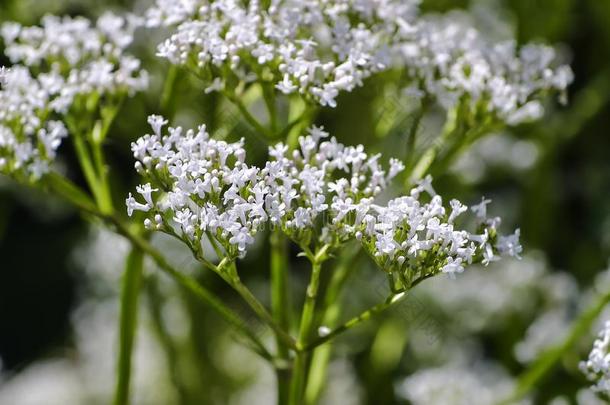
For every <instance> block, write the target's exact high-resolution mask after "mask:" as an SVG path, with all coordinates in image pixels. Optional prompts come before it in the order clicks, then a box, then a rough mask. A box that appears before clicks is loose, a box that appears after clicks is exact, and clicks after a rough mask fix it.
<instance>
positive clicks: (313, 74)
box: [147, 0, 572, 124]
mask: <svg viewBox="0 0 610 405" xmlns="http://www.w3.org/2000/svg"><path fill="white" fill-rule="evenodd" d="M418 3H419V1H416V0H413V1H400V0H384V1H377V0H332V1H327V0H324V1H322V0H298V1H297V0H283V1H282V0H274V1H271V4H270V5H269V6H268V8H265V7H264V6H262V5H261V2H259V1H252V2H249V5H248V6H247V7H246V6H243V5H242V3H240V2H238V1H236V0H217V1H213V2H209V1H206V0H188V1H180V2H175V1H167V0H158V1H157V5H156V7H153V8H152V9H150V10H149V11H148V15H147V21H148V24H149V25H150V26H157V25H165V26H175V31H174V32H173V33H172V34H171V36H170V37H169V38H168V39H167V40H165V41H164V42H163V43H162V44H161V45H160V46H159V48H158V55H159V56H161V57H164V58H167V59H168V60H169V61H170V62H172V63H174V64H180V65H187V66H189V67H190V68H192V69H196V70H197V72H198V73H199V74H204V75H205V76H206V77H208V78H209V80H210V83H213V85H212V86H211V87H210V90H219V89H222V88H223V87H224V86H225V83H224V82H223V80H226V79H227V78H229V77H230V76H231V75H237V77H238V78H239V79H241V80H245V81H251V80H257V79H258V80H261V81H265V82H271V83H273V84H275V86H276V88H277V89H278V90H279V91H280V92H282V93H284V94H292V93H299V94H301V95H303V96H304V97H305V98H306V99H313V100H315V101H317V102H318V103H320V104H321V105H323V106H326V105H328V106H331V107H334V106H335V105H336V97H337V96H338V94H339V93H340V92H341V91H351V90H353V89H354V88H355V87H358V86H360V85H362V83H363V80H364V79H365V78H367V77H369V76H370V75H372V74H374V73H377V72H380V71H384V70H388V69H404V70H405V71H406V72H408V76H409V79H410V83H409V87H408V88H409V89H410V90H415V91H409V94H411V95H413V94H419V95H427V96H428V97H430V98H432V99H436V100H437V101H438V102H439V103H440V104H442V105H443V106H445V107H452V106H454V105H456V104H457V103H458V101H460V100H462V99H463V100H464V101H467V102H469V103H470V104H471V108H472V109H473V110H477V108H483V109H484V110H486V111H493V112H494V113H495V114H496V115H497V117H498V118H499V119H502V120H503V121H506V122H507V123H508V124H517V123H520V122H523V121H525V120H528V119H534V118H538V117H539V116H540V115H541V114H542V111H543V109H542V104H541V103H540V101H539V100H538V99H539V98H540V96H541V95H543V94H544V93H547V92H553V91H559V92H563V91H565V89H566V87H567V86H568V84H569V83H570V82H571V81H572V72H571V70H570V69H569V67H567V66H559V67H557V66H556V61H555V59H556V56H555V52H554V50H553V49H552V48H550V47H546V46H541V45H526V46H524V47H523V48H521V49H517V46H516V45H515V42H514V41H508V42H502V43H494V42H491V41H489V40H486V39H485V38H484V34H482V33H480V32H479V31H477V30H476V29H475V28H473V26H472V25H471V24H469V23H466V22H464V21H463V19H462V20H461V19H460V18H457V17H456V16H455V15H453V14H450V15H448V16H444V17H419V18H417V13H418Z"/></svg>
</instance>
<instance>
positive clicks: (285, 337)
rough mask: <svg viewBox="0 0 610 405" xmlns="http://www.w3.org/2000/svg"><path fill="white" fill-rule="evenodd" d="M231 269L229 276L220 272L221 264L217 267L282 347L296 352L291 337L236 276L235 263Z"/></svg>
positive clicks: (295, 346)
mask: <svg viewBox="0 0 610 405" xmlns="http://www.w3.org/2000/svg"><path fill="white" fill-rule="evenodd" d="M231 266H232V267H233V271H231V272H230V273H231V274H227V273H226V272H223V271H222V262H221V264H220V265H219V266H218V268H219V270H218V271H219V272H220V275H221V276H222V278H223V279H224V280H225V281H226V282H227V283H228V284H229V285H230V286H231V287H233V289H234V290H235V291H237V293H238V294H239V295H240V296H241V297H242V298H243V300H244V301H246V303H247V304H248V305H249V306H250V308H251V309H252V310H253V311H254V313H255V314H256V315H258V317H259V318H260V319H261V320H263V321H264V322H265V323H266V324H267V325H269V327H270V328H271V329H273V331H274V332H275V334H276V336H277V338H278V339H280V340H281V341H282V343H283V344H284V345H286V346H287V347H289V348H291V349H293V350H296V349H297V345H296V342H295V341H294V339H293V338H292V336H290V335H289V334H288V333H287V332H286V331H285V330H284V329H282V328H281V327H280V326H279V325H278V324H277V323H276V322H275V320H274V319H273V317H272V316H271V314H270V313H269V312H268V311H267V309H266V308H265V306H264V305H263V304H262V303H261V302H260V301H259V300H258V298H256V297H255V296H254V294H252V292H251V291H250V290H249V289H248V287H246V285H245V284H244V283H242V281H241V279H240V278H239V276H238V275H237V271H236V270H235V268H234V266H235V262H232V263H231Z"/></svg>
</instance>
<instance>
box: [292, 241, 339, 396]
mask: <svg viewBox="0 0 610 405" xmlns="http://www.w3.org/2000/svg"><path fill="white" fill-rule="evenodd" d="M329 248H330V247H329V246H328V245H325V246H324V247H322V248H321V249H320V250H319V251H317V252H316V253H315V255H312V254H311V253H307V256H308V258H309V260H310V261H311V278H310V280H309V284H308V285H307V291H306V294H305V304H304V305H303V312H302V314H301V324H300V327H299V337H298V340H297V348H298V349H299V351H298V352H297V356H296V359H295V361H294V367H293V370H292V383H291V387H290V402H289V403H290V404H291V405H300V404H302V403H303V395H304V393H305V384H306V380H307V374H308V367H307V365H308V362H309V353H308V351H304V350H302V348H303V347H304V346H305V344H306V343H307V341H308V340H309V338H310V336H311V335H312V334H313V331H314V329H315V326H316V325H315V322H314V319H315V317H314V313H315V308H316V301H317V297H318V289H319V286H320V273H321V271H322V263H324V261H325V260H326V259H327V251H328V249H329Z"/></svg>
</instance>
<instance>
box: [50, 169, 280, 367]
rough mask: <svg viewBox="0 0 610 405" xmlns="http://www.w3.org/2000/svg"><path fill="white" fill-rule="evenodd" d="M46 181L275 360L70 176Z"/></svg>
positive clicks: (212, 297) (234, 319)
mask: <svg viewBox="0 0 610 405" xmlns="http://www.w3.org/2000/svg"><path fill="white" fill-rule="evenodd" d="M44 180H45V181H44V184H45V185H46V186H47V188H48V189H49V190H50V191H52V192H54V193H55V194H57V195H59V196H60V197H62V198H64V199H65V200H67V201H68V202H70V203H71V204H73V205H74V206H76V207H77V208H79V209H80V210H82V211H83V212H85V213H88V214H90V215H93V216H95V217H97V218H99V219H101V220H102V221H104V223H106V224H107V225H110V226H112V227H114V228H115V230H116V232H117V233H119V234H120V235H123V236H124V237H125V238H127V239H128V240H129V241H130V242H131V244H132V245H133V246H134V247H135V248H138V249H140V250H141V251H142V252H144V253H145V254H147V255H148V256H149V257H150V258H151V259H153V261H154V262H155V263H156V264H157V266H159V268H160V269H161V270H163V271H164V272H165V273H166V274H168V275H169V276H170V277H171V278H172V279H173V280H174V281H175V282H177V283H178V284H179V285H180V286H181V287H182V288H184V289H185V290H187V291H189V292H191V293H192V294H193V295H194V296H196V297H197V298H198V299H200V300H201V301H203V302H204V303H206V304H207V305H209V306H210V307H211V308H212V309H214V310H215V311H216V312H217V313H218V314H219V315H220V316H221V317H222V318H223V319H224V320H225V321H226V322H228V323H229V324H231V325H233V326H234V327H235V329H236V330H237V331H238V332H239V333H241V334H242V335H243V336H244V337H246V338H247V339H248V340H249V341H250V344H251V347H252V349H253V350H254V351H255V352H256V353H257V354H259V355H260V356H261V357H263V358H265V359H267V360H269V361H270V362H272V363H274V362H275V359H274V358H273V356H272V355H271V354H270V353H269V351H268V350H267V349H266V348H265V346H264V345H263V343H262V342H261V341H260V339H259V338H258V337H257V336H256V334H254V332H252V331H251V330H249V329H248V327H247V326H246V323H245V322H244V321H243V320H242V319H241V318H240V317H239V316H238V315H237V314H235V313H234V312H233V310H231V309H230V308H229V307H227V306H226V305H225V304H224V303H223V302H222V300H221V299H220V298H218V297H217V296H216V295H215V294H214V293H212V292H211V291H209V290H208V289H206V288H205V287H203V286H202V285H201V284H199V283H198V282H197V281H196V280H195V279H193V278H191V277H189V276H187V275H185V274H183V273H181V272H179V271H178V270H176V269H175V268H174V267H173V266H172V265H171V264H170V263H169V262H168V261H167V260H166V259H165V258H164V257H163V255H161V253H159V251H157V250H156V249H155V248H154V247H153V246H152V245H150V243H149V242H148V241H146V240H145V239H143V238H142V237H141V236H139V235H138V233H137V232H134V231H133V230H131V229H130V228H129V227H128V226H127V225H126V224H125V223H124V222H123V221H122V220H120V219H118V218H117V217H115V216H113V215H108V214H105V213H103V212H101V211H100V210H99V209H98V208H97V206H96V205H95V204H94V203H93V202H92V201H90V200H88V198H87V196H86V194H85V193H83V192H82V191H80V190H79V189H78V187H76V186H75V185H73V184H72V183H71V182H70V181H68V180H67V179H64V178H61V177H60V176H57V175H55V176H50V177H49V176H47V177H45V179H44Z"/></svg>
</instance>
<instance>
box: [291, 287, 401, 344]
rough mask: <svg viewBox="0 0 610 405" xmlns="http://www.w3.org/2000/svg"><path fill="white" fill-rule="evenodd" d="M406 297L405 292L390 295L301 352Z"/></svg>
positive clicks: (324, 341)
mask: <svg viewBox="0 0 610 405" xmlns="http://www.w3.org/2000/svg"><path fill="white" fill-rule="evenodd" d="M406 297H407V292H406V291H403V292H400V293H398V294H392V295H390V296H389V297H388V298H387V299H386V300H385V301H384V302H382V303H380V304H377V305H375V306H373V307H371V308H369V309H367V310H366V311H364V312H362V313H361V314H360V315H358V316H355V317H354V318H352V319H350V320H349V321H347V322H345V323H344V324H342V325H341V326H339V327H337V328H335V329H333V330H332V331H331V332H330V333H328V334H327V335H325V336H321V337H319V338H317V339H315V340H314V341H312V342H310V343H309V344H307V345H306V346H305V347H304V348H303V350H304V351H310V350H313V349H315V348H316V347H318V346H320V345H322V344H324V343H326V342H328V341H329V340H331V339H333V338H334V337H336V336H337V335H340V334H341V333H343V332H345V331H347V330H349V329H351V328H353V327H354V326H356V325H359V324H361V323H362V322H364V321H366V320H368V319H370V318H372V317H373V316H375V315H377V314H379V313H381V312H383V311H385V310H386V309H388V308H390V307H392V306H394V305H396V304H398V303H399V302H401V301H402V300H404V299H405V298H406Z"/></svg>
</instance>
